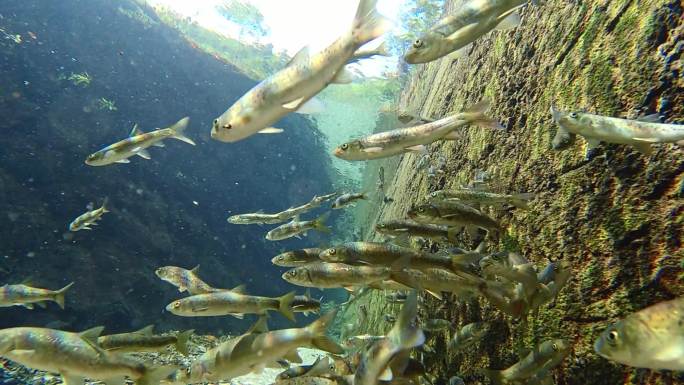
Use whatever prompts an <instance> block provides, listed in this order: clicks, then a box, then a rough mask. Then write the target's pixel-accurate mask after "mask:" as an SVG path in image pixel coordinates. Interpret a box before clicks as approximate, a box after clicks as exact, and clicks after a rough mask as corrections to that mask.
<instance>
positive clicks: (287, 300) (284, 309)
mask: <svg viewBox="0 0 684 385" xmlns="http://www.w3.org/2000/svg"><path fill="white" fill-rule="evenodd" d="M294 297H295V292H294V291H291V292H289V293H287V294H285V295H284V296H282V297H280V298H278V303H279V306H278V311H279V312H280V314H282V315H284V316H285V318H287V319H289V320H290V321H292V322H295V321H296V320H295V315H294V313H293V312H292V307H291V305H292V300H293V299H294Z"/></svg>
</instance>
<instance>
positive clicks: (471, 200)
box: [428, 188, 534, 210]
mask: <svg viewBox="0 0 684 385" xmlns="http://www.w3.org/2000/svg"><path fill="white" fill-rule="evenodd" d="M533 198H534V194H530V193H516V194H497V193H492V192H486V191H477V190H471V189H465V188H464V189H453V190H439V191H433V192H431V193H430V194H429V195H428V201H431V202H434V201H445V200H446V201H448V200H456V201H461V202H463V203H466V204H476V205H482V206H494V207H501V206H502V205H503V204H508V205H511V206H515V207H516V208H519V209H522V210H528V209H529V207H528V202H529V201H530V200H531V199H533Z"/></svg>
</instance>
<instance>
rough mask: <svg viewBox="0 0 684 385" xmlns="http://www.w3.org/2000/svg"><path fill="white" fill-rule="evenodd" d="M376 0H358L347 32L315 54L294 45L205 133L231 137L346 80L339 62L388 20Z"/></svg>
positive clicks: (277, 117) (218, 137) (224, 139)
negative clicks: (284, 60)
mask: <svg viewBox="0 0 684 385" xmlns="http://www.w3.org/2000/svg"><path fill="white" fill-rule="evenodd" d="M375 5H376V0H361V1H359V5H358V8H357V11H356V16H355V17H354V22H353V24H352V26H351V28H350V29H349V31H348V32H347V33H345V34H344V35H342V36H341V37H340V38H338V39H337V40H336V41H335V42H333V43H332V44H331V45H330V46H328V47H327V48H325V49H324V50H322V51H320V52H319V53H317V54H315V55H311V56H310V55H309V53H308V49H306V48H304V49H302V50H300V51H299V52H298V53H297V54H296V55H295V56H294V58H292V60H291V61H290V63H289V64H288V65H287V66H286V67H285V68H283V69H282V70H280V71H278V72H276V73H275V74H273V75H272V76H270V77H269V78H267V79H266V80H264V81H262V82H261V83H259V84H258V85H257V86H255V87H254V88H252V89H251V90H250V91H248V92H247V93H246V94H245V95H243V96H242V97H241V98H240V99H239V100H238V101H237V102H235V103H234V104H233V105H232V106H231V107H229V108H228V110H226V112H224V113H223V114H222V115H221V116H219V117H218V118H216V119H215V120H214V122H213V126H212V129H211V137H212V138H214V139H216V140H219V141H222V142H236V141H239V140H242V139H245V138H247V137H249V136H251V135H253V134H255V133H257V132H259V131H262V130H264V129H267V131H266V132H274V131H277V130H272V129H270V127H269V126H271V125H272V124H274V123H276V122H277V121H278V120H280V119H281V118H282V117H284V116H285V115H287V114H289V113H291V112H295V111H297V110H300V108H302V107H303V106H305V105H306V103H307V101H309V100H310V99H311V98H312V97H314V96H315V95H316V94H318V93H319V92H320V91H322V90H323V89H324V88H325V87H327V86H328V85H329V84H331V83H348V82H349V81H350V79H349V74H348V73H347V72H345V70H344V66H345V65H346V64H347V63H348V62H349V61H350V60H352V59H353V58H354V54H355V53H356V52H357V50H358V49H359V48H361V46H363V45H364V44H366V43H368V42H370V41H372V40H375V39H376V38H378V37H380V36H382V34H383V33H384V32H385V30H386V29H387V28H388V25H389V22H388V21H387V20H386V19H385V18H383V17H382V16H380V15H379V14H378V13H377V11H376V10H375Z"/></svg>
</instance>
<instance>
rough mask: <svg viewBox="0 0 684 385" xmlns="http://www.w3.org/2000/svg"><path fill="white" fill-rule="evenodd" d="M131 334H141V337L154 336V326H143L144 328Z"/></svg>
mask: <svg viewBox="0 0 684 385" xmlns="http://www.w3.org/2000/svg"><path fill="white" fill-rule="evenodd" d="M133 333H135V334H142V335H145V336H151V335H152V334H154V324H152V325H147V326H145V327H144V328H142V329H140V330H136V331H134V332H133Z"/></svg>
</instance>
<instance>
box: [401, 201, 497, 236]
mask: <svg viewBox="0 0 684 385" xmlns="http://www.w3.org/2000/svg"><path fill="white" fill-rule="evenodd" d="M407 215H408V217H409V218H411V219H413V220H414V221H416V222H420V223H432V224H437V225H447V226H458V227H464V226H465V227H466V228H468V229H472V228H473V227H479V228H482V229H484V230H486V231H487V232H488V233H495V234H498V233H499V232H501V231H502V230H503V229H502V227H501V225H500V224H499V223H498V222H497V221H496V220H494V219H493V218H491V217H490V216H488V215H487V214H484V213H482V212H481V211H479V210H476V209H474V208H472V207H470V206H468V205H465V204H462V203H459V202H455V201H449V202H443V201H442V202H432V203H425V204H422V205H418V206H416V207H413V208H411V209H410V210H409V211H408V213H407Z"/></svg>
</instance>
